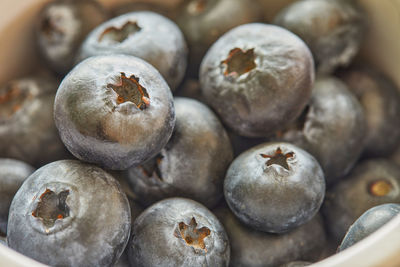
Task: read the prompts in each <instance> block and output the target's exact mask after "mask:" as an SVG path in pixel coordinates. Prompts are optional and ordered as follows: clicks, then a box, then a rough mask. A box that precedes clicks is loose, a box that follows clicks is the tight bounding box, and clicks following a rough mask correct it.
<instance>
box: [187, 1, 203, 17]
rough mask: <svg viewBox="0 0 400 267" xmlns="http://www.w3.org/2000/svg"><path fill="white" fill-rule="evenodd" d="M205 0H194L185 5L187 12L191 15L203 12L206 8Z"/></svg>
mask: <svg viewBox="0 0 400 267" xmlns="http://www.w3.org/2000/svg"><path fill="white" fill-rule="evenodd" d="M206 6H207V0H194V1H191V2H190V3H189V4H188V5H187V10H188V13H189V14H191V15H198V14H200V13H203V11H204V10H205V9H206Z"/></svg>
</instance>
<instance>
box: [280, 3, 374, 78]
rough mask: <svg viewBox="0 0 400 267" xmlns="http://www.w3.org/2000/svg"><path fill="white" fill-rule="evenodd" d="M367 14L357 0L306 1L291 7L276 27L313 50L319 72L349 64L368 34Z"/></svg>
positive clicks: (286, 9)
mask: <svg viewBox="0 0 400 267" xmlns="http://www.w3.org/2000/svg"><path fill="white" fill-rule="evenodd" d="M366 21H367V18H366V15H365V13H364V11H363V10H362V9H361V8H360V7H359V6H358V5H357V4H356V1H343V0H329V1H326V0H303V1H296V2H294V3H293V4H291V5H289V6H288V7H286V8H285V9H283V10H282V11H281V12H279V13H278V15H277V16H276V17H275V19H274V24H277V25H279V26H282V27H284V28H286V29H288V30H290V31H291V32H293V33H295V34H297V35H298V36H299V37H300V38H301V39H303V40H304V42H305V43H306V44H307V45H308V47H310V50H311V52H312V53H313V55H314V59H315V64H316V67H317V70H318V72H320V73H331V72H333V71H334V70H335V69H336V68H337V67H339V66H346V65H348V64H349V63H350V62H351V61H352V59H353V58H354V56H355V55H356V54H357V52H358V51H359V48H360V45H361V43H362V41H363V40H364V35H365V33H366V28H367V27H366V24H367V23H366Z"/></svg>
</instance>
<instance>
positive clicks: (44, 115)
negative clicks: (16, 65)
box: [0, 74, 68, 167]
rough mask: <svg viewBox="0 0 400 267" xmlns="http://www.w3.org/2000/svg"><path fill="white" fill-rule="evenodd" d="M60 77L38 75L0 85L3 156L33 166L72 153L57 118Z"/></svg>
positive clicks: (0, 155) (0, 137)
mask: <svg viewBox="0 0 400 267" xmlns="http://www.w3.org/2000/svg"><path fill="white" fill-rule="evenodd" d="M56 90H57V81H56V80H55V79H54V78H53V77H51V76H47V75H42V74H40V75H34V76H28V77H24V78H20V79H17V80H13V81H10V82H8V83H7V84H6V85H5V86H3V87H0V140H1V141H0V157H4V158H14V159H18V160H21V161H24V162H26V163H29V164H31V165H33V166H36V167H38V166H42V165H43V164H46V163H48V162H51V161H55V160H59V159H64V158H66V157H68V153H67V150H66V149H65V147H64V145H63V143H62V142H61V139H60V137H59V135H58V133H57V129H56V126H55V124H54V120H53V115H52V114H53V105H54V97H55V93H56Z"/></svg>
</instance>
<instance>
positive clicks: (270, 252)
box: [213, 206, 326, 267]
mask: <svg viewBox="0 0 400 267" xmlns="http://www.w3.org/2000/svg"><path fill="white" fill-rule="evenodd" d="M213 212H214V213H215V215H216V216H217V218H218V219H220V221H221V223H222V224H223V225H224V227H225V230H226V232H227V234H228V237H229V242H230V244H231V262H230V264H229V266H232V267H239V266H242V267H244V266H246V267H260V266H279V265H280V264H283V263H286V262H288V261H294V260H310V261H317V260H318V259H319V257H320V254H321V252H322V250H323V247H324V246H325V244H326V234H325V231H324V227H323V222H322V218H321V216H320V215H319V214H317V215H316V216H315V217H314V218H313V219H311V220H310V221H309V222H307V223H305V224H304V225H302V226H300V227H298V228H296V229H294V230H292V231H290V232H288V233H285V234H279V235H277V234H270V233H264V232H259V231H256V230H254V229H251V228H250V227H248V226H246V225H244V224H242V223H241V222H240V221H239V220H238V219H237V218H236V217H235V216H234V214H233V213H232V212H231V211H230V210H229V208H227V207H224V206H220V207H218V208H217V209H215V210H213Z"/></svg>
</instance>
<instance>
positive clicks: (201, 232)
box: [175, 217, 211, 252]
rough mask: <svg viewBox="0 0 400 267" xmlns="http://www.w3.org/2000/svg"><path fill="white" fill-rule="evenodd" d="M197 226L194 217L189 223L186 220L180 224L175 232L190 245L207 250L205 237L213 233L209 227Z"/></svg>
mask: <svg viewBox="0 0 400 267" xmlns="http://www.w3.org/2000/svg"><path fill="white" fill-rule="evenodd" d="M196 228H197V222H196V219H195V218H194V217H192V219H191V220H190V223H189V225H187V224H186V223H184V222H180V223H179V224H178V229H177V231H176V232H175V236H176V237H180V238H182V239H183V240H184V241H185V243H186V244H187V245H188V246H191V247H193V248H195V249H202V250H204V251H205V252H207V248H206V245H205V244H204V238H206V237H207V236H209V235H210V234H211V230H210V229H208V228H207V227H201V228H200V229H196Z"/></svg>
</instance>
